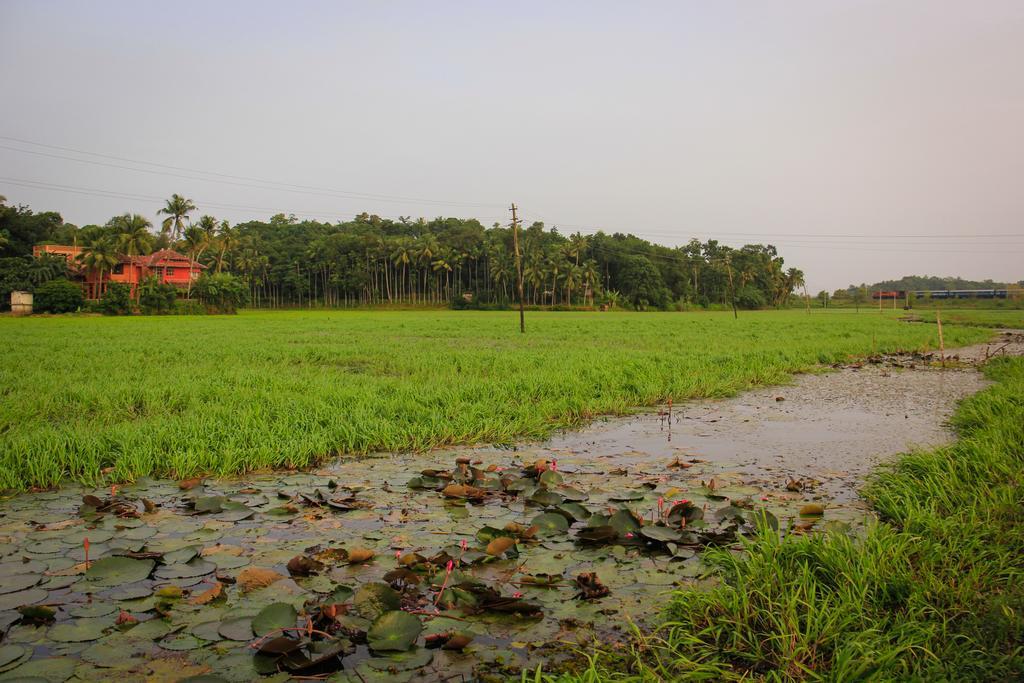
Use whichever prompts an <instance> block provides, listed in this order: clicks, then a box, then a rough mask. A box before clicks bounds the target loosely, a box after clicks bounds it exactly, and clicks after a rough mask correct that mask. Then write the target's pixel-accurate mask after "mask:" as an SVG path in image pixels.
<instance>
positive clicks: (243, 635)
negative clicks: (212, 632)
mask: <svg viewBox="0 0 1024 683" xmlns="http://www.w3.org/2000/svg"><path fill="white" fill-rule="evenodd" d="M217 633H219V634H220V635H221V636H222V637H223V638H227V639H228V640H252V618H251V617H235V618H234V619H225V620H224V621H222V622H220V628H218V629H217Z"/></svg>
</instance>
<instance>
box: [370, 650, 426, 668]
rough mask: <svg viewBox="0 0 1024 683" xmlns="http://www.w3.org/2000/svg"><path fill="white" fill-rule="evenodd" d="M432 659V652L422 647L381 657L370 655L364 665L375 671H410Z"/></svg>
mask: <svg viewBox="0 0 1024 683" xmlns="http://www.w3.org/2000/svg"><path fill="white" fill-rule="evenodd" d="M433 660H434V653H433V652H432V651H431V650H428V649H426V648H423V647H418V648H413V649H412V650H409V651H407V652H393V653H390V654H387V655H385V656H381V657H371V658H370V659H367V660H366V665H367V666H369V667H371V668H373V669H376V670H377V671H387V672H392V671H412V670H414V669H421V668H423V667H425V666H426V665H427V664H430V662H432V661H433Z"/></svg>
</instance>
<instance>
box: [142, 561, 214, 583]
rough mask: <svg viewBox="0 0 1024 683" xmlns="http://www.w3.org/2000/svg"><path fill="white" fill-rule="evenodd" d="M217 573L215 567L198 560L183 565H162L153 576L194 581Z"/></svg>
mask: <svg viewBox="0 0 1024 683" xmlns="http://www.w3.org/2000/svg"><path fill="white" fill-rule="evenodd" d="M215 571H217V565H215V564H214V563H213V562H207V561H206V560H201V559H199V558H196V559H193V560H189V561H188V562H186V563H185V564H169V565H164V566H163V567H160V568H159V569H157V570H156V572H155V573H154V574H153V577H154V578H157V579H194V578H196V577H199V576H206V575H207V574H212V573H213V572H215Z"/></svg>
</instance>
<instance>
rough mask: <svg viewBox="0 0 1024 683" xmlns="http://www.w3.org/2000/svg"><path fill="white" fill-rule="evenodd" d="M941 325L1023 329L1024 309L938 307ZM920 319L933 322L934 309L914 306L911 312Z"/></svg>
mask: <svg viewBox="0 0 1024 683" xmlns="http://www.w3.org/2000/svg"><path fill="white" fill-rule="evenodd" d="M939 312H940V315H941V316H942V324H943V325H952V324H956V325H977V326H979V327H1008V328H1013V329H1018V330H1019V329H1024V309H1016V310H1013V309H1003V310H993V309H969V308H965V309H953V310H949V309H940V311H939ZM912 313H913V314H915V315H917V316H919V317H920V318H921V319H922V320H926V321H928V322H935V309H931V308H928V309H921V308H915V309H914V310H913V312H912Z"/></svg>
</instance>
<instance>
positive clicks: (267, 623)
mask: <svg viewBox="0 0 1024 683" xmlns="http://www.w3.org/2000/svg"><path fill="white" fill-rule="evenodd" d="M296 617H298V613H297V612H296V611H295V608H294V607H292V606H291V605H289V604H288V603H287V602H275V603H273V604H270V605H267V606H266V607H264V608H263V609H262V610H260V613H259V614H257V615H256V616H255V617H253V619H252V630H253V633H255V634H256V635H258V636H263V635H266V634H268V633H270V632H271V631H277V630H279V629H282V628H291V627H293V626H295V619H296Z"/></svg>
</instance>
